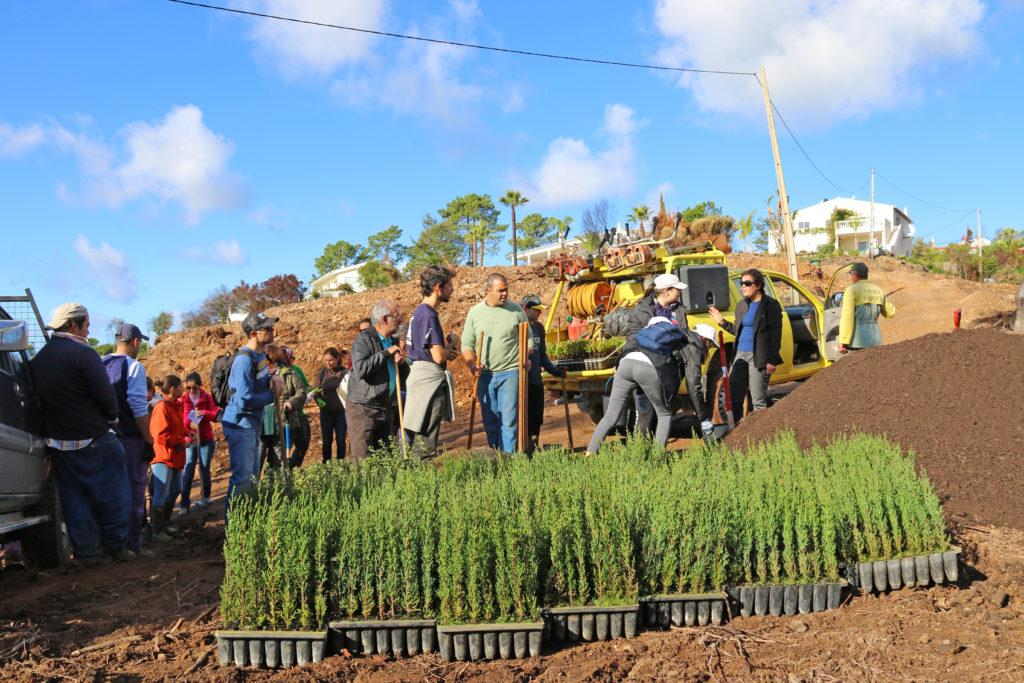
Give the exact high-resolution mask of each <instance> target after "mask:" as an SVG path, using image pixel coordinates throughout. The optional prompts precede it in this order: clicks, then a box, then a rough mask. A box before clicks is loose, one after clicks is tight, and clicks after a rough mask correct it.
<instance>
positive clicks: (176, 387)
mask: <svg viewBox="0 0 1024 683" xmlns="http://www.w3.org/2000/svg"><path fill="white" fill-rule="evenodd" d="M157 386H159V387H160V399H159V400H158V402H157V404H156V406H155V407H154V408H153V414H152V415H151V416H150V418H149V431H150V433H151V434H152V435H153V451H154V452H155V453H156V456H155V457H154V458H153V462H152V463H151V464H150V471H151V472H152V473H153V500H152V501H150V504H149V516H150V519H151V520H152V522H153V540H155V541H168V540H170V538H171V537H170V536H169V535H168V532H169V531H171V532H173V530H172V529H169V528H168V527H167V520H168V518H169V517H170V514H171V511H172V510H173V509H174V501H175V499H176V498H177V497H178V492H179V491H180V490H181V470H182V468H184V467H185V448H186V447H187V446H188V445H189V444H190V443H191V439H189V437H188V434H187V432H186V431H185V425H184V423H183V422H182V421H181V404H180V403H179V402H178V399H179V398H181V395H182V394H183V393H184V389H183V388H182V386H181V378H180V377H178V376H177V375H167V377H165V378H164V380H163V381H162V382H158V383H157Z"/></svg>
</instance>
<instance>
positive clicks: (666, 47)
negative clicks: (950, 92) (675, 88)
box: [655, 0, 984, 124]
mask: <svg viewBox="0 0 1024 683" xmlns="http://www.w3.org/2000/svg"><path fill="white" fill-rule="evenodd" d="M983 11H984V7H983V6H982V4H981V2H980V1H979V0H863V1H859V2H855V1H852V0H821V1H817V2H816V1H814V0H779V2H769V3H766V2H762V1H761V0H721V1H720V2H717V3H698V2H691V1H689V0H657V5H656V8H655V22H656V25H657V29H658V30H659V31H660V33H661V34H662V36H663V38H664V44H663V46H662V48H661V50H660V52H659V58H660V59H661V60H662V62H663V63H666V64H672V65H675V66H692V67H695V68H703V69H725V70H731V71H757V69H758V67H760V66H764V67H765V70H766V74H767V78H768V86H769V89H770V90H771V94H772V99H773V100H774V101H775V102H776V103H777V104H778V106H779V107H780V108H781V109H782V110H783V111H784V112H786V113H787V114H788V115H789V118H791V119H796V118H805V119H807V120H810V121H813V122H816V123H819V124H827V123H828V122H829V121H830V120H832V119H835V118H847V117H860V116H864V115H867V114H869V113H871V112H872V111H876V110H884V109H893V108H896V107H898V106H900V105H901V104H904V103H906V102H908V101H912V100H914V99H915V98H917V97H918V96H919V94H920V89H919V85H918V84H917V82H916V80H915V76H916V72H917V71H919V70H923V69H924V68H926V67H928V66H931V65H935V64H936V63H940V62H942V61H946V60H956V59H961V58H963V57H965V56H966V55H968V54H969V53H970V52H971V51H972V49H973V48H974V47H975V45H976V43H977V40H978V37H977V34H976V29H977V27H978V24H979V22H980V20H981V16H982V13H983ZM679 85H681V86H685V87H688V88H690V89H691V90H692V92H693V95H694V97H695V99H696V100H697V102H698V104H699V105H700V107H701V108H702V109H704V110H705V111H713V112H721V113H727V114H740V115H743V116H748V117H761V118H763V117H764V100H763V99H762V97H761V95H760V88H759V87H758V86H757V83H756V82H755V81H754V80H753V79H752V78H748V77H743V76H723V75H716V74H686V75H684V76H683V77H682V78H680V79H679Z"/></svg>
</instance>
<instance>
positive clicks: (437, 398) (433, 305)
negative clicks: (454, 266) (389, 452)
mask: <svg viewBox="0 0 1024 683" xmlns="http://www.w3.org/2000/svg"><path fill="white" fill-rule="evenodd" d="M454 280H455V273H454V271H452V270H451V269H450V268H446V267H445V266H433V265H431V266H427V267H426V268H424V269H423V272H422V273H420V292H421V293H422V294H423V301H422V303H420V305H419V306H417V307H416V309H415V310H414V311H413V313H412V318H410V319H409V332H408V334H407V336H406V344H405V346H406V349H407V351H408V353H409V360H410V361H412V370H411V371H410V372H409V382H408V384H407V385H406V396H407V399H406V402H405V431H406V435H407V436H408V438H409V440H410V442H412V445H413V450H414V452H416V453H418V454H419V456H420V457H421V458H424V459H425V458H432V457H434V455H435V454H436V452H437V437H438V434H440V432H441V419H442V418H443V417H444V418H449V419H450V418H451V417H453V415H452V405H451V402H450V400H449V394H450V393H451V392H450V381H451V380H450V377H451V373H449V372H448V370H447V367H448V361H451V360H455V358H457V357H458V354H459V351H458V348H457V347H456V346H455V345H454V344H452V339H450V338H448V337H445V334H444V330H443V329H442V327H441V318H440V317H439V316H438V313H437V308H438V306H440V305H441V304H442V303H447V302H448V301H449V300H450V299H451V297H452V288H453V282H454Z"/></svg>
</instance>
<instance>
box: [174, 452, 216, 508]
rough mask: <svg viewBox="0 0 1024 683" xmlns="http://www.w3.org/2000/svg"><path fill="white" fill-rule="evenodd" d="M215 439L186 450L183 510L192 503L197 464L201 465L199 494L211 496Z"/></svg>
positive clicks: (202, 496) (182, 494)
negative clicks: (211, 471)
mask: <svg viewBox="0 0 1024 683" xmlns="http://www.w3.org/2000/svg"><path fill="white" fill-rule="evenodd" d="M215 445H216V443H215V442H214V440H213V439H210V440H209V441H204V442H203V443H201V444H200V445H198V446H196V445H195V444H193V445H191V446H189V447H188V450H186V451H185V469H184V470H182V472H181V503H180V504H179V507H180V508H181V509H182V510H188V508H189V506H190V505H191V504H192V482H193V481H194V480H195V478H196V465H199V495H200V498H209V497H210V490H211V485H212V482H211V481H210V461H212V460H213V447H214V446H215Z"/></svg>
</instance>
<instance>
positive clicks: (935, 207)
mask: <svg viewBox="0 0 1024 683" xmlns="http://www.w3.org/2000/svg"><path fill="white" fill-rule="evenodd" d="M875 175H876V176H878V177H879V178H881V179H882V180H884V181H885V182H887V183H889V184H890V185H892V186H893V187H895V188H896V189H897V190H899V191H900V192H902V193H903V194H906V195H909V196H911V197H913V198H914V199H916V200H917V201H919V202H921V203H922V204H927V205H928V206H930V207H932V208H933V209H939V210H940V211H949V212H950V213H971V212H973V211H974V209H950V208H949V207H946V206H939V205H938V204H932V203H931V202H929V201H927V200H925V199H921V198H920V197H918V196H917V195H915V194H913V193H912V192H907V191H906V190H904V189H903V188H902V187H900V186H899V185H897V184H896V183H894V182H893V181H891V180H889V179H888V178H886V177H885V176H883V175H882V174H881V173H879V172H878V171H875Z"/></svg>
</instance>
